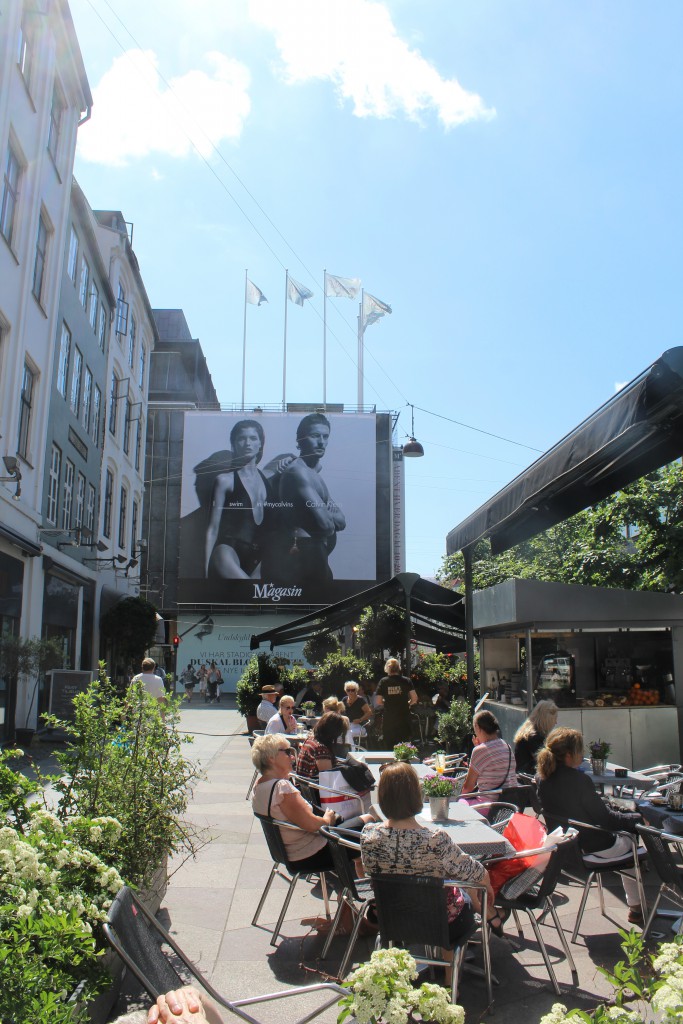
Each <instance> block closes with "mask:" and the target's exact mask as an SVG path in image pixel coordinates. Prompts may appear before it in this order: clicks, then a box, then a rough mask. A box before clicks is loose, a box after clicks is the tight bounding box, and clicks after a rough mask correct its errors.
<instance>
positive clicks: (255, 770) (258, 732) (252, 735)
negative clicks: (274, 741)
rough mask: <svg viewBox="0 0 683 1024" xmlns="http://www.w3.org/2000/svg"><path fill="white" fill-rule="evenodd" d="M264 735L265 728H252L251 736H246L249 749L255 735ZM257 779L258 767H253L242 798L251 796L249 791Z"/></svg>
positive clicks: (246, 798) (252, 744)
mask: <svg viewBox="0 0 683 1024" xmlns="http://www.w3.org/2000/svg"><path fill="white" fill-rule="evenodd" d="M264 735H265V729H254V731H253V732H252V734H251V736H248V737H247V739H248V740H249V749H251V748H252V747H253V746H254V740H255V739H256V737H257V736H264ZM257 779H258V768H254V774H253V775H252V777H251V782H250V783H249V789H248V790H247V795H246V796H245V798H244V799H245V800H248V799H249V797H250V796H251V792H252V790H253V788H254V786H255V785H256V780H257Z"/></svg>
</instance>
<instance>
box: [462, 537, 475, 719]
mask: <svg viewBox="0 0 683 1024" xmlns="http://www.w3.org/2000/svg"><path fill="white" fill-rule="evenodd" d="M473 550H474V549H473V547H468V548H463V551H462V556H463V558H464V560H465V631H466V639H465V651H466V654H465V657H466V659H467V699H468V701H469V702H470V707H472V708H473V707H474V704H475V699H474V608H473V607H472V595H473V593H474V583H473V579H472V552H473Z"/></svg>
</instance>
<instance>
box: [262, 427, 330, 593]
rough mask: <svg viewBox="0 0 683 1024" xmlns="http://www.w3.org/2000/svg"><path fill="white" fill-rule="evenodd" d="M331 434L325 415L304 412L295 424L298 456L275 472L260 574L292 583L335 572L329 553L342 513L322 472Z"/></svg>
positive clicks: (324, 578) (314, 580) (320, 579)
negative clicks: (273, 518) (273, 509)
mask: <svg viewBox="0 0 683 1024" xmlns="http://www.w3.org/2000/svg"><path fill="white" fill-rule="evenodd" d="M329 440H330V422H329V420H328V419H327V417H326V416H324V415H323V414H322V413H310V414H309V415H308V416H304V418H303V419H302V420H301V422H300V423H299V425H298V427H297V430H296V446H297V448H298V449H299V456H298V458H296V459H294V460H293V461H292V462H291V463H290V464H289V465H288V466H286V468H285V469H284V470H283V471H282V473H281V475H280V477H279V481H278V496H279V505H280V508H279V510H278V511H279V515H278V519H277V522H276V525H275V527H274V529H273V530H272V531H271V532H270V534H269V537H268V541H267V543H266V545H265V548H264V554H263V563H262V572H261V578H262V579H266V580H269V581H272V582H273V583H278V584H285V585H291V584H306V583H320V582H326V581H329V580H331V579H332V578H333V577H332V570H331V569H330V566H329V562H328V559H329V556H330V554H331V552H332V551H333V550H334V548H335V546H336V544H337V534H338V533H340V532H341V531H342V530H343V529H344V528H345V527H346V519H345V517H344V513H343V512H342V510H341V509H340V508H339V506H338V505H337V503H336V501H334V499H333V498H332V497H331V496H330V492H329V490H328V487H327V484H326V483H325V481H324V479H323V477H322V475H321V469H322V466H321V460H322V458H323V457H324V455H325V452H326V450H327V445H328V442H329Z"/></svg>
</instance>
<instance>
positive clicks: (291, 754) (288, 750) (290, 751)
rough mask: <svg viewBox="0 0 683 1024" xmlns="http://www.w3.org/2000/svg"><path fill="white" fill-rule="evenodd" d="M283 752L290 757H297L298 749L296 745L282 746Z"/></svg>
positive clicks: (281, 751)
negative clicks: (295, 748)
mask: <svg viewBox="0 0 683 1024" xmlns="http://www.w3.org/2000/svg"><path fill="white" fill-rule="evenodd" d="M280 753H281V754H288V755H289V757H296V750H294V747H280Z"/></svg>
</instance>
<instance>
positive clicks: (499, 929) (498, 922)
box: [487, 907, 510, 939]
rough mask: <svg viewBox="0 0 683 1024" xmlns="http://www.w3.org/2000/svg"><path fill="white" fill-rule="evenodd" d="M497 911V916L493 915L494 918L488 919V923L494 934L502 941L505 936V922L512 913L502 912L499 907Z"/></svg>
mask: <svg viewBox="0 0 683 1024" xmlns="http://www.w3.org/2000/svg"><path fill="white" fill-rule="evenodd" d="M495 911H496V912H495V914H494V915H493V917H490V918H489V919H488V922H487V923H488V926H489V928H490V929H491V931H492V932H493V934H494V935H497V936H498V938H499V939H502V938H503V936H504V934H505V932H504V931H503V926H504V925H505V922H506V921H507V919H508V917H509V916H510V911H509V910H500V909H499V908H498V907H496V908H495Z"/></svg>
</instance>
